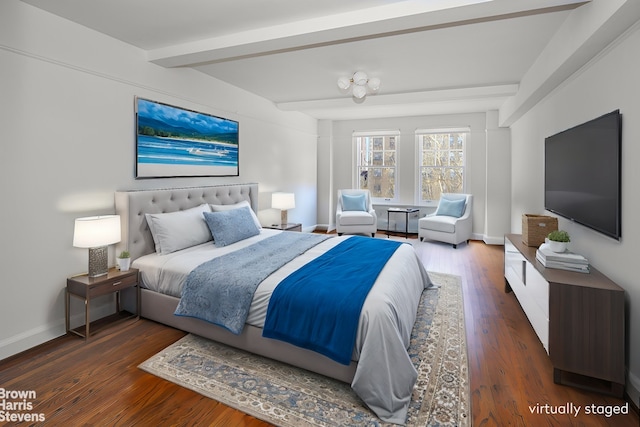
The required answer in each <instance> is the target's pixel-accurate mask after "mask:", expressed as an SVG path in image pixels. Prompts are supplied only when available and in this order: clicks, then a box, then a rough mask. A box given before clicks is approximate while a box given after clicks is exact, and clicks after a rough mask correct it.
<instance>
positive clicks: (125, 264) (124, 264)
mask: <svg viewBox="0 0 640 427" xmlns="http://www.w3.org/2000/svg"><path fill="white" fill-rule="evenodd" d="M116 262H117V264H118V270H120V271H129V266H130V265H131V258H116Z"/></svg>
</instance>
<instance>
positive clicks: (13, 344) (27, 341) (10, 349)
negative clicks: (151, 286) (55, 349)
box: [0, 303, 115, 361]
mask: <svg viewBox="0 0 640 427" xmlns="http://www.w3.org/2000/svg"><path fill="white" fill-rule="evenodd" d="M114 310H115V303H107V304H101V305H98V306H96V307H91V314H92V315H91V318H92V320H93V319H99V318H101V317H105V316H108V315H110V314H112V313H113V312H114ZM70 320H71V327H75V326H76V325H82V324H84V312H83V313H78V314H74V315H73V316H71V319H70ZM66 333H67V331H66V330H65V322H64V318H61V319H58V320H57V321H56V322H55V323H53V324H49V325H41V326H38V327H35V328H33V329H29V330H28V331H24V332H22V333H20V334H17V335H14V336H12V337H9V338H5V339H3V340H0V361H2V360H4V359H6V358H8V357H11V356H14V355H16V354H18V353H22V352H23V351H26V350H29V349H31V348H33V347H36V346H39V345H40V344H44V343H46V342H47V341H51V340H52V339H55V338H58V337H60V336H62V335H64V334H66Z"/></svg>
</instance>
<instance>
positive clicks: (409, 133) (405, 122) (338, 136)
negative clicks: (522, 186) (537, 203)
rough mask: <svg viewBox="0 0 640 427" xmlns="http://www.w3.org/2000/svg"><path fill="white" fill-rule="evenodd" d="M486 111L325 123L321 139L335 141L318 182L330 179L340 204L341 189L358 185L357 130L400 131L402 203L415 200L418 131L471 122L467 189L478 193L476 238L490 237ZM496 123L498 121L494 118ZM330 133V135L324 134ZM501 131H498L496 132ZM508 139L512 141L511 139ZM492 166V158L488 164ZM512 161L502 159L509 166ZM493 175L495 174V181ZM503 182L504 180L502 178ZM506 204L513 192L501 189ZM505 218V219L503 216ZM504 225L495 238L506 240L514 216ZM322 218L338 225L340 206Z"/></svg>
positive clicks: (330, 192) (332, 192)
mask: <svg viewBox="0 0 640 427" xmlns="http://www.w3.org/2000/svg"><path fill="white" fill-rule="evenodd" d="M485 116H486V115H485V114H484V113H477V114H457V115H440V116H416V117H392V118H386V119H371V120H344V121H334V122H332V123H331V126H329V125H326V126H323V127H321V128H320V130H319V132H320V139H319V141H320V143H321V144H326V145H330V149H329V148H326V149H325V150H324V152H325V153H330V154H327V155H330V156H331V159H332V160H331V164H332V170H325V171H322V170H320V171H319V174H318V181H319V182H325V183H326V182H330V183H331V186H326V187H325V191H326V193H325V194H321V195H320V196H321V197H326V198H329V199H330V200H332V201H333V202H332V206H335V199H336V197H337V191H338V189H341V188H351V187H352V185H353V155H354V151H353V142H352V134H353V132H354V131H367V130H399V131H400V142H399V144H398V151H399V152H398V160H397V161H398V164H399V176H398V187H399V196H398V197H399V199H398V203H399V204H406V205H412V204H415V197H416V190H415V189H416V178H415V173H416V169H415V155H416V154H415V153H416V152H415V131H416V129H425V128H442V127H461V126H469V127H470V128H471V135H470V137H469V140H468V141H467V159H466V160H467V163H466V168H467V169H466V171H467V183H466V191H467V192H469V193H471V194H473V195H474V207H473V216H474V218H473V231H474V234H475V235H476V236H477V238H481V239H482V238H486V237H487V236H486V234H485V207H486V206H485V199H486V195H487V188H486V186H487V183H488V181H487V180H488V177H487V137H488V135H487V132H486V127H487V126H486V117H485ZM495 121H496V123H497V119H496V120H495ZM327 132H330V135H326V134H325V133H327ZM496 132H499V131H497V130H496ZM507 142H508V140H507ZM489 164H491V162H490V163H489ZM507 166H508V165H505V164H504V163H502V168H503V169H504V168H505V167H507ZM492 179H494V178H493V177H490V181H489V183H490V184H493V181H491V180H492ZM500 182H502V181H500ZM502 193H503V194H502V195H503V197H504V198H503V199H502V203H504V204H505V205H506V206H509V200H508V199H509V193H508V191H507V192H502ZM499 221H500V219H499ZM501 221H502V225H496V226H495V227H493V230H494V231H495V230H498V233H499V234H498V235H497V236H493V237H494V238H493V239H491V240H498V241H499V242H500V243H502V241H503V240H502V236H503V235H504V232H505V231H508V226H509V217H508V216H505V217H504V218H502V219H501ZM318 222H319V223H320V224H327V225H328V227H329V228H332V227H334V226H335V225H334V224H335V208H334V209H333V210H323V211H321V212H318Z"/></svg>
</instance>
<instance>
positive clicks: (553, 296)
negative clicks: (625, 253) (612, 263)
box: [504, 234, 625, 397]
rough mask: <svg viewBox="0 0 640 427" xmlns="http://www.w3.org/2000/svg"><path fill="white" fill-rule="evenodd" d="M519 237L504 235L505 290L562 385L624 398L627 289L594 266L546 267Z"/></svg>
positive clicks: (533, 249)
mask: <svg viewBox="0 0 640 427" xmlns="http://www.w3.org/2000/svg"><path fill="white" fill-rule="evenodd" d="M536 249H537V248H535V247H529V246H526V245H525V244H524V243H522V236H521V235H519V234H507V235H506V236H505V265H504V268H505V272H504V275H505V284H506V286H505V291H506V292H510V291H513V292H514V293H515V295H516V298H517V299H518V302H519V303H520V305H521V306H522V308H523V310H524V311H525V313H526V315H527V317H528V318H529V321H530V323H531V325H532V326H533V328H534V330H535V331H536V334H538V337H539V338H540V341H541V342H542V344H543V346H544V347H545V349H546V350H547V353H548V354H549V357H550V358H551V363H552V364H553V371H554V372H553V379H554V382H556V383H558V384H564V385H569V386H574V387H580V388H584V389H587V390H590V391H597V392H601V393H606V394H610V395H613V396H616V397H622V396H623V394H624V384H625V373H624V372H625V367H624V365H625V313H624V310H625V303H624V289H622V288H621V287H620V286H618V285H617V284H615V283H614V282H612V281H611V280H609V279H608V278H607V277H606V276H605V275H604V274H602V273H600V272H599V271H598V270H596V269H595V268H593V267H591V268H590V272H589V273H588V274H587V273H578V272H571V271H565V270H559V269H552V268H545V267H544V266H543V265H542V264H541V263H540V262H538V261H537V260H536Z"/></svg>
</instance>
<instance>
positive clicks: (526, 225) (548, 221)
mask: <svg viewBox="0 0 640 427" xmlns="http://www.w3.org/2000/svg"><path fill="white" fill-rule="evenodd" d="M557 229H558V218H556V217H553V216H547V215H535V214H523V215H522V243H524V244H525V245H527V246H535V247H538V246H540V245H541V244H543V243H544V239H545V237H547V235H548V234H549V233H551V232H552V231H553V230H557Z"/></svg>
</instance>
